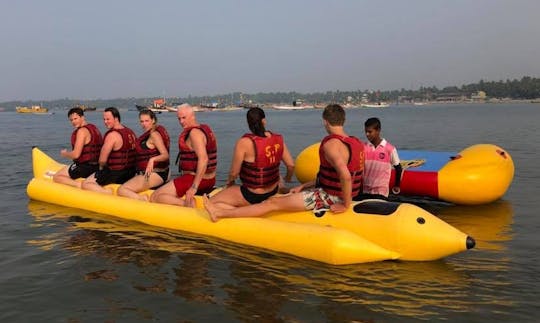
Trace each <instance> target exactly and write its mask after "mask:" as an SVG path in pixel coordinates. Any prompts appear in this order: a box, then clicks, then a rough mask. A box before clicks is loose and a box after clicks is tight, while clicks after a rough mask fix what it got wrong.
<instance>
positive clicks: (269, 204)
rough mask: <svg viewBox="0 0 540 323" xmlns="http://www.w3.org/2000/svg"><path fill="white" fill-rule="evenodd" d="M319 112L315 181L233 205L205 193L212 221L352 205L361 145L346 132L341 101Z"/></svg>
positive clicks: (361, 162) (321, 211) (358, 186)
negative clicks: (320, 132) (320, 127)
mask: <svg viewBox="0 0 540 323" xmlns="http://www.w3.org/2000/svg"><path fill="white" fill-rule="evenodd" d="M322 116H323V124H324V127H325V129H326V131H327V132H328V136H326V137H325V138H324V139H323V140H322V142H321V146H320V148H319V160H320V167H319V173H318V175H317V180H316V181H311V182H307V183H304V184H302V185H300V186H297V187H295V188H293V189H291V194H289V195H284V196H273V197H271V198H269V199H267V200H266V201H264V202H262V203H258V204H251V205H248V206H243V207H237V208H233V209H230V208H223V207H220V206H219V205H216V204H215V203H213V202H212V201H211V200H210V199H209V198H208V197H207V196H204V198H203V201H204V207H205V208H206V210H207V211H208V213H209V215H210V218H211V219H212V221H217V220H219V219H221V218H240V217H256V216H263V215H265V214H267V213H269V212H272V211H288V212H295V211H303V210H313V213H315V215H317V216H322V215H323V214H324V212H326V211H327V210H330V211H332V212H334V213H341V212H344V211H346V210H347V209H348V208H349V207H350V206H351V201H352V197H353V196H356V195H357V194H358V192H360V189H361V185H362V171H363V169H364V146H363V144H362V142H361V141H360V140H359V139H357V138H355V137H352V136H349V135H347V134H346V133H345V130H344V129H343V124H344V123H345V110H343V108H342V107H341V106H340V105H338V104H331V105H328V106H326V108H325V109H324V112H323V115H322ZM312 187H314V188H312Z"/></svg>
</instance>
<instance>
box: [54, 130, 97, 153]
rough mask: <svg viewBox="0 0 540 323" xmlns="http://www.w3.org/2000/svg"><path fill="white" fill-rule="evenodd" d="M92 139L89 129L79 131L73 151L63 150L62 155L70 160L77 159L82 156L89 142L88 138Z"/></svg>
mask: <svg viewBox="0 0 540 323" xmlns="http://www.w3.org/2000/svg"><path fill="white" fill-rule="evenodd" d="M89 137H90V132H89V131H88V129H86V128H84V127H81V128H79V129H78V130H77V134H76V135H75V144H74V145H73V150H72V151H68V150H67V149H62V151H60V155H61V156H62V157H65V158H69V159H77V158H79V157H80V156H81V154H82V150H83V147H84V144H85V143H86V142H87V138H89ZM88 141H90V140H88Z"/></svg>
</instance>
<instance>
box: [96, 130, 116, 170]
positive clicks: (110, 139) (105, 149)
mask: <svg viewBox="0 0 540 323" xmlns="http://www.w3.org/2000/svg"><path fill="white" fill-rule="evenodd" d="M120 147H122V136H121V135H120V134H119V133H118V132H117V131H113V132H110V133H109V134H108V135H107V136H106V137H105V139H104V140H103V146H101V151H100V153H99V169H100V170H102V169H104V168H105V167H106V166H107V160H108V159H109V155H110V154H111V151H113V149H115V148H116V149H120Z"/></svg>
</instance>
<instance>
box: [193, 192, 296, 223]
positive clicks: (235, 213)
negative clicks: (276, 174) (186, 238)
mask: <svg viewBox="0 0 540 323" xmlns="http://www.w3.org/2000/svg"><path fill="white" fill-rule="evenodd" d="M203 203H204V208H205V209H206V211H207V212H208V214H209V215H210V218H211V219H212V221H214V222H215V221H217V220H219V219H222V218H245V217H260V216H263V215H265V214H267V213H270V212H272V211H290V212H294V211H303V210H304V209H305V208H304V199H303V196H302V193H301V192H300V193H295V194H290V195H287V196H274V197H271V198H269V199H268V200H266V201H264V202H262V203H258V204H251V205H247V206H243V207H237V208H234V209H225V208H220V207H218V206H216V205H213V203H212V202H211V201H210V200H209V199H208V198H207V197H204V198H203Z"/></svg>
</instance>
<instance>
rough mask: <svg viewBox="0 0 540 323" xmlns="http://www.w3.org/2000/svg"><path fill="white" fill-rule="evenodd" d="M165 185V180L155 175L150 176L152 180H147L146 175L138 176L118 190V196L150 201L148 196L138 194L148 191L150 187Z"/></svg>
mask: <svg viewBox="0 0 540 323" xmlns="http://www.w3.org/2000/svg"><path fill="white" fill-rule="evenodd" d="M161 183H163V179H162V178H161V177H160V176H159V175H158V174H155V173H152V174H151V175H150V178H145V177H144V175H137V176H135V177H133V178H132V179H130V180H129V181H127V182H125V183H124V184H122V186H120V187H119V188H118V192H117V193H118V195H120V196H124V197H129V198H132V199H138V200H141V201H148V196H147V195H146V194H138V193H139V192H143V191H146V190H148V189H149V188H150V187H154V186H158V185H159V184H161Z"/></svg>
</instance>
